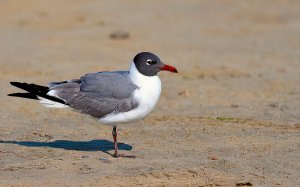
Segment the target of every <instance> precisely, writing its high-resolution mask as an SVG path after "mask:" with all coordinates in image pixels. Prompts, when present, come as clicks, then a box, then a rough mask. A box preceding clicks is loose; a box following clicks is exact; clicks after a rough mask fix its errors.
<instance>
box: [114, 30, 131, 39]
mask: <svg viewBox="0 0 300 187" xmlns="http://www.w3.org/2000/svg"><path fill="white" fill-rule="evenodd" d="M110 38H111V39H117V40H120V39H127V38H129V33H128V32H125V31H114V32H112V33H110Z"/></svg>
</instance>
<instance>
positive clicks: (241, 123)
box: [0, 0, 300, 186]
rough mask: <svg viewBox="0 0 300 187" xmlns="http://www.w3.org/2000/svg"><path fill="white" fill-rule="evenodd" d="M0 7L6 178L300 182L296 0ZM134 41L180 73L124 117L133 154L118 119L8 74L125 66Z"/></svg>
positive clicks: (82, 182)
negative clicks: (31, 89)
mask: <svg viewBox="0 0 300 187" xmlns="http://www.w3.org/2000/svg"><path fill="white" fill-rule="evenodd" d="M0 17H1V18H0V28H1V29H0V43H1V44H0V65H1V73H0V87H1V90H0V92H1V98H0V106H1V107H0V115H1V116H0V117H1V123H0V186H11V185H12V186H57V185H59V186H66V185H67V186H68V185H69V186H100V185H101V186H136V185H143V186H145V185H146V186H251V185H253V186H299V185H300V180H299V178H300V86H299V85H300V62H299V59H300V37H299V36H300V35H299V34H300V2H299V1H298V0H294V1H287V0H286V1H279V0H278V1H271V0H270V1H268V0H264V1H261V0H256V1H254V0H253V1H233V0H232V1H230V0H226V1H163V2H161V1H139V0H136V1H133V0H130V1H129V0H128V1H95V0H89V1H86V0H76V1H75V0H74V1H40V0H36V1H32V0H30V1H29V0H26V1H25V0H24V1H1V2H0ZM115 32H117V36H116V37H111V34H114V33H115ZM118 32H119V33H123V38H122V37H121V38H118ZM139 51H152V52H154V53H157V54H158V55H159V56H160V57H161V59H162V60H163V61H164V62H166V63H168V64H171V65H174V66H176V67H177V68H178V70H179V72H180V73H179V74H170V73H161V76H160V77H161V79H162V82H163V92H162V95H161V98H160V101H159V103H158V105H157V106H156V110H155V111H153V112H152V113H151V114H150V115H149V116H148V117H147V118H146V119H145V120H143V121H140V122H137V123H132V124H126V125H121V126H119V134H120V136H119V139H120V142H121V143H120V149H121V152H124V153H128V154H135V155H136V158H135V159H128V158H127V159H125V158H120V159H116V158H112V157H111V155H110V154H111V153H112V152H113V150H112V149H113V148H112V137H111V127H109V126H104V125H101V124H99V123H97V121H96V120H94V119H92V118H88V117H85V116H82V115H80V114H78V113H75V112H74V111H71V110H59V109H48V108H43V107H42V106H40V105H39V103H37V102H34V101H31V100H30V101H29V100H25V99H19V98H11V97H7V96H6V95H7V94H8V93H11V92H15V91H17V89H16V88H13V87H11V86H10V85H9V81H24V82H34V83H37V84H42V85H46V84H47V83H48V82H50V81H54V80H57V81H59V80H68V79H72V78H78V77H80V76H81V75H83V74H85V73H86V72H97V71H104V70H118V69H119V70H122V69H127V68H128V65H129V62H130V61H131V59H132V58H133V56H134V55H135V54H136V53H137V52H139Z"/></svg>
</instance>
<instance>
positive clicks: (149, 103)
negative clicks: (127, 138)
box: [99, 63, 161, 125]
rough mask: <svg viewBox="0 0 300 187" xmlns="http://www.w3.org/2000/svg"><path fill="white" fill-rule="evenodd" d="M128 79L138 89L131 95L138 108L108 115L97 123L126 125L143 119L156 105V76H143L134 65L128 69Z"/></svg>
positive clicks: (158, 92)
mask: <svg viewBox="0 0 300 187" xmlns="http://www.w3.org/2000/svg"><path fill="white" fill-rule="evenodd" d="M129 72H130V78H131V79H132V81H133V83H134V84H136V85H137V86H138V87H139V89H136V90H135V91H134V93H133V97H134V98H135V99H136V100H137V101H138V107H137V108H135V109H133V110H131V111H128V112H123V113H118V114H109V115H106V116H105V117H104V118H100V119H99V122H101V123H104V124H110V125H116V124H119V123H128V122H132V121H137V120H139V119H142V118H144V117H145V116H146V115H147V114H149V113H150V112H151V111H152V110H153V108H154V107H155V104H156V103H157V101H158V99H159V96H160V92H161V81H160V79H159V77H158V76H151V77H149V76H145V75H143V74H141V73H140V72H139V71H138V70H137V69H136V67H135V65H134V63H132V64H131V67H130V71H129Z"/></svg>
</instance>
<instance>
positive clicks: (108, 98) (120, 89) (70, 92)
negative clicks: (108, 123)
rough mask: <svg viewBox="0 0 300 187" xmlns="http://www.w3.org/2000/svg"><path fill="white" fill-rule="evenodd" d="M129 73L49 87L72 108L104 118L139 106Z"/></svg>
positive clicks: (94, 75) (93, 76)
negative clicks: (134, 96)
mask: <svg viewBox="0 0 300 187" xmlns="http://www.w3.org/2000/svg"><path fill="white" fill-rule="evenodd" d="M128 73H129V72H126V71H124V72H123V71H117V72H99V73H91V74H87V75H85V76H83V77H81V78H80V79H74V80H71V81H62V82H53V83H50V84H49V87H50V90H55V93H56V96H57V97H58V98H60V99H63V100H64V101H65V102H66V103H67V104H68V105H69V106H70V107H71V108H74V109H76V110H79V111H81V112H82V113H85V114H88V115H90V116H93V117H96V118H101V117H103V116H105V115H107V114H111V113H119V112H127V111H129V110H132V109H134V108H136V107H137V105H138V103H137V102H136V101H135V100H134V98H133V95H132V94H133V92H134V90H135V89H138V87H137V86H136V85H135V84H133V83H132V81H131V79H130V77H129V74H128Z"/></svg>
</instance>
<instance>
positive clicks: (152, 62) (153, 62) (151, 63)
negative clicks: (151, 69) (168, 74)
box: [147, 59, 156, 66]
mask: <svg viewBox="0 0 300 187" xmlns="http://www.w3.org/2000/svg"><path fill="white" fill-rule="evenodd" d="M153 64H156V61H152V60H151V59H148V60H147V65H148V66H150V65H153Z"/></svg>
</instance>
